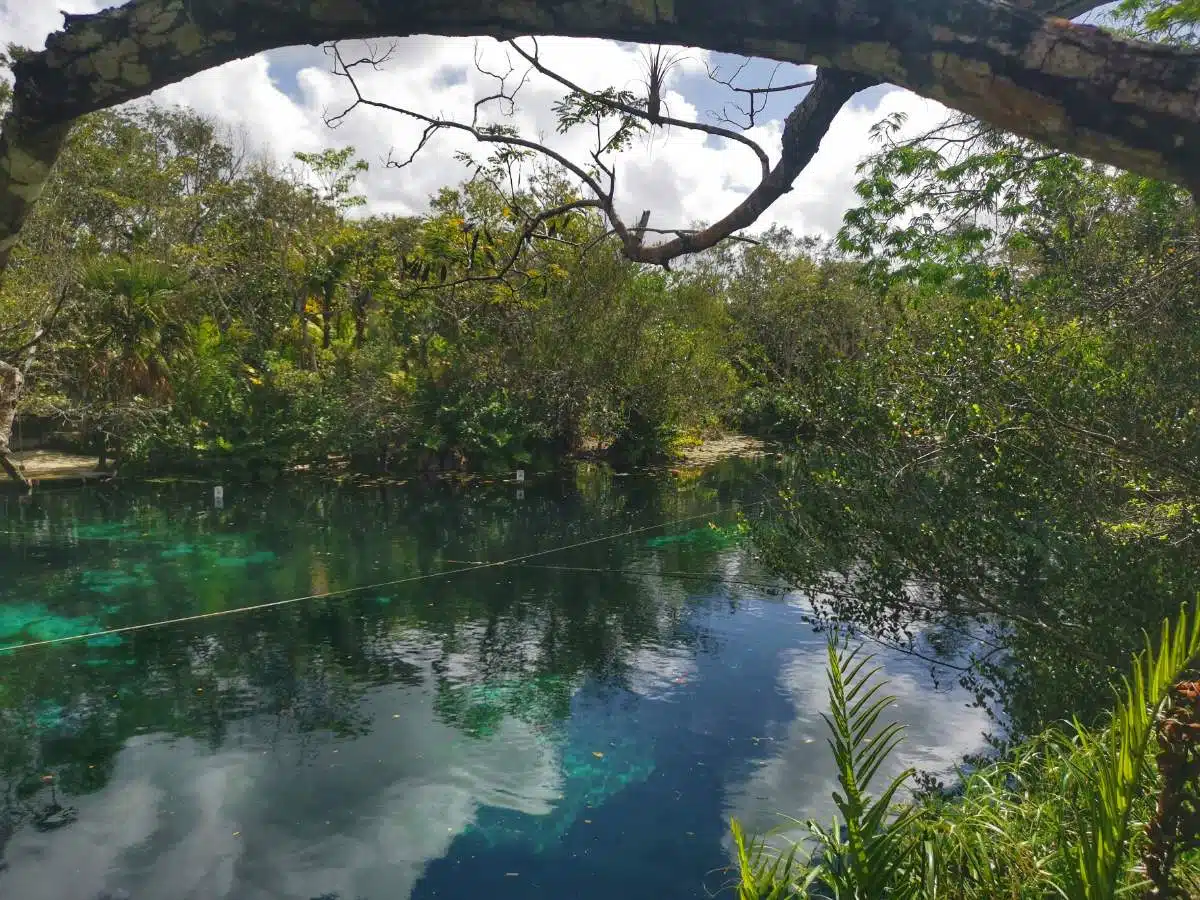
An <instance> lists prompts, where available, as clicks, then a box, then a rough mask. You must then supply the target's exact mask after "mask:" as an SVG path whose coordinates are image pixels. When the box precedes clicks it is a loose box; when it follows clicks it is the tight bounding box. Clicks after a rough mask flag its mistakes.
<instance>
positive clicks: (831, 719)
mask: <svg viewBox="0 0 1200 900" xmlns="http://www.w3.org/2000/svg"><path fill="white" fill-rule="evenodd" d="M873 659H874V657H873V656H872V655H869V654H866V655H864V654H863V653H862V647H861V646H859V647H856V648H855V649H853V650H847V649H845V648H844V647H842V646H840V645H839V644H838V643H837V642H836V641H835V640H834V639H833V638H832V637H831V638H830V641H829V648H828V670H827V675H828V680H829V707H830V710H829V713H828V715H826V714H822V715H823V716H824V719H825V723H826V724H827V725H828V726H829V731H830V736H829V739H828V742H829V747H830V749H831V750H832V751H833V758H834V762H835V763H836V764H837V777H838V786H839V788H840V790H838V791H835V792H834V795H833V801H834V804H835V805H836V806H837V810H838V814H839V819H840V823H839V822H837V821H835V822H834V823H833V825H832V827H830V828H825V827H822V826H820V825H817V824H816V823H811V824H810V829H811V831H812V833H813V834H814V835H815V836H816V838H817V844H818V848H819V851H818V852H819V853H821V854H822V856H823V858H824V865H823V866H822V871H821V873H820V874H819V876H818V881H819V883H820V884H821V885H822V886H823V887H824V888H825V889H826V892H827V893H829V894H830V895H832V896H833V897H835V898H838V900H842V898H855V900H860V898H861V900H867V898H872V900H876V898H880V897H902V896H915V893H914V889H913V888H914V883H913V880H912V877H911V871H910V870H911V869H912V867H913V866H914V865H918V864H919V859H920V855H919V853H917V852H916V851H917V850H918V849H919V848H918V845H917V844H916V843H915V841H914V836H915V831H914V829H912V828H911V827H910V826H911V825H912V824H913V821H914V818H915V817H916V816H917V815H918V809H917V807H915V806H913V805H911V804H909V805H905V806H903V807H901V808H899V809H898V810H897V809H896V808H895V800H896V795H897V794H898V793H899V792H900V790H901V789H902V788H903V787H904V786H905V785H906V784H907V782H908V780H909V779H910V778H911V777H912V775H913V770H912V769H905V770H904V771H903V772H901V773H900V774H899V775H897V776H896V777H894V778H893V779H892V780H891V781H890V782H889V783H888V784H887V785H886V786H885V787H884V789H883V791H882V792H881V793H880V794H879V796H877V797H875V796H872V794H871V793H870V788H871V784H872V782H873V781H874V780H875V777H876V776H877V775H878V774H879V769H880V767H881V766H882V765H883V764H884V762H886V761H887V759H888V757H889V756H891V754H892V752H893V751H894V750H895V749H896V748H897V747H898V746H899V745H900V743H901V741H902V740H903V734H904V726H902V725H900V724H899V723H898V722H887V723H884V724H882V725H881V724H880V717H881V716H882V715H883V712H884V710H885V709H887V707H888V706H890V705H891V704H893V703H894V702H895V697H892V696H890V695H887V694H884V693H882V691H883V688H884V686H885V684H886V683H885V682H884V681H881V680H880V679H879V678H878V677H877V676H878V674H879V668H878V667H870V666H871V662H872V660H873Z"/></svg>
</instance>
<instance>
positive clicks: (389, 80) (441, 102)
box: [0, 0, 944, 235]
mask: <svg viewBox="0 0 1200 900" xmlns="http://www.w3.org/2000/svg"><path fill="white" fill-rule="evenodd" d="M103 5H106V4H105V3H104V2H103V0H63V2H61V3H57V4H49V3H27V2H24V0H0V40H14V41H18V42H20V43H23V44H26V45H30V46H34V47H40V46H42V44H43V42H44V40H45V35H46V33H47V32H48V31H49V30H50V29H52V28H57V27H59V26H60V24H61V21H62V20H61V17H60V15H59V13H58V11H57V10H58V7H61V8H63V9H65V10H67V11H70V12H86V11H89V10H93V9H95V8H97V7H99V6H103ZM475 47H476V42H474V41H472V40H470V39H464V38H442V37H432V36H418V37H410V38H404V39H401V40H399V41H396V42H395V52H394V55H393V58H392V61H391V62H390V63H389V65H388V66H387V68H386V70H384V71H378V72H376V71H370V70H367V71H365V72H363V73H361V83H362V85H363V89H364V93H366V94H367V95H368V96H370V97H374V98H377V99H380V100H385V101H387V102H389V103H391V104H393V105H396V106H404V107H408V108H412V109H416V110H419V111H422V112H425V113H429V114H433V115H446V116H456V117H462V116H469V114H470V110H471V107H472V104H473V103H474V101H475V100H476V99H478V98H479V97H481V96H483V95H484V94H485V93H487V92H489V91H491V90H492V89H493V88H494V83H493V82H491V81H489V80H488V79H487V78H485V77H484V76H482V75H480V74H479V73H478V72H477V71H475V68H474V66H473V64H472V62H473V56H474V52H475ZM478 47H479V48H480V50H481V52H482V53H483V56H484V58H485V60H486V61H487V63H488V65H489V66H490V67H492V68H493V69H495V68H498V67H499V66H500V65H501V63H502V52H501V50H502V45H499V44H497V43H496V42H493V41H489V40H483V41H480V42H478ZM541 51H542V56H543V59H544V60H545V61H546V62H547V63H548V64H549V65H550V66H551V67H554V68H557V69H559V70H560V71H562V72H564V73H566V74H568V75H569V76H570V77H571V78H573V79H574V80H576V81H577V82H578V83H579V84H581V85H584V86H587V87H601V86H605V85H614V86H616V87H618V88H629V89H636V88H637V87H638V85H639V83H640V81H641V79H642V54H643V50H642V49H641V48H639V47H637V46H634V45H629V44H618V43H615V42H611V41H597V40H572V39H564V38H544V39H542V40H541ZM708 58H709V54H707V53H706V52H705V51H700V50H687V51H684V53H683V58H682V61H681V64H680V66H679V67H678V69H677V70H676V71H675V72H674V73H673V75H674V78H673V84H674V85H675V86H676V87H679V86H682V87H683V88H684V93H682V94H681V93H679V92H678V91H672V92H670V93H668V94H667V96H666V97H665V98H664V99H665V101H666V104H667V107H668V109H669V111H670V113H671V114H672V115H675V116H679V117H694V116H697V115H701V116H706V115H707V111H708V110H709V109H711V108H712V107H713V106H714V105H717V103H716V102H714V97H715V95H714V93H713V86H712V85H710V84H707V83H706V81H705V79H704V77H703V73H704V62H705V61H706V60H707V59H708ZM518 61H519V60H518ZM350 96H351V94H350V91H349V85H348V84H347V83H346V82H345V80H344V79H341V78H338V77H336V76H334V75H333V74H332V73H331V72H330V70H329V61H328V60H327V59H326V58H325V57H324V55H323V53H322V52H321V51H320V50H317V49H314V48H303V47H297V48H288V49H283V50H278V51H273V52H272V53H270V54H266V55H260V56H258V57H254V58H252V59H247V60H241V61H238V62H234V63H229V64H228V65H225V66H221V67H220V68H217V69H213V70H210V71H208V72H203V73H201V74H199V75H196V76H193V77H192V78H189V79H187V80H186V81H184V82H181V83H179V84H176V85H172V86H170V87H167V88H164V89H163V90H161V91H159V92H157V93H156V94H155V95H154V98H153V99H154V100H156V101H158V102H162V103H179V104H182V105H185V106H189V107H192V108H194V109H197V110H199V111H201V112H204V113H206V114H208V115H211V116H214V117H216V118H218V119H220V120H222V121H224V122H226V123H227V124H229V125H231V126H233V127H234V128H235V129H236V130H238V131H240V132H242V133H243V134H245V135H246V136H247V137H248V138H249V139H250V141H251V143H252V144H256V145H257V146H259V147H260V148H262V149H264V150H265V151H267V152H269V153H270V154H272V155H273V156H274V157H276V158H278V159H280V160H287V159H289V158H290V157H291V154H292V153H293V152H295V151H297V150H304V151H313V150H318V149H320V148H322V147H329V146H345V145H347V144H353V145H354V146H355V147H357V148H358V150H359V153H360V154H361V155H362V156H363V157H364V158H366V159H368V161H370V162H371V163H372V171H371V173H370V174H369V175H368V176H367V177H366V179H365V181H364V188H365V190H366V193H367V195H368V198H369V204H370V205H369V207H368V208H369V209H370V210H371V211H377V212H392V213H417V212H420V211H422V210H423V209H425V207H426V204H427V202H428V198H429V197H430V196H431V195H432V194H433V193H434V192H435V191H436V190H437V189H438V188H440V187H442V186H444V185H447V184H454V183H457V182H459V181H461V180H462V179H463V178H464V177H465V175H466V170H465V169H464V168H463V166H462V165H461V164H460V163H459V162H457V161H456V160H455V159H454V152H455V151H456V150H475V151H477V152H478V151H479V150H480V149H482V148H479V147H478V146H477V145H474V144H473V142H472V141H471V140H470V138H469V137H468V136H465V135H461V134H458V135H453V136H450V135H444V136H439V137H438V138H437V139H435V140H434V141H433V142H431V143H430V145H429V146H428V147H426V148H425V151H424V152H423V153H422V154H421V155H420V156H419V157H418V159H417V160H416V162H414V164H413V165H411V166H409V167H407V168H404V169H394V168H393V169H388V168H386V167H385V166H383V165H382V161H383V159H384V158H385V157H386V156H387V154H388V153H389V151H392V150H394V151H395V152H396V154H397V155H398V156H406V155H407V154H408V152H409V151H411V149H412V148H413V147H414V146H416V142H417V141H418V139H419V137H420V133H421V130H422V127H423V126H422V125H421V124H420V123H418V122H416V121H414V120H412V119H408V118H406V117H403V116H401V115H398V114H396V113H393V112H388V111H383V110H370V109H365V108H360V109H357V110H355V111H354V112H353V113H351V115H350V116H349V117H348V118H347V119H346V120H345V121H344V122H343V123H342V124H341V126H340V127H339V128H337V129H330V128H328V127H327V126H326V125H325V121H324V118H325V115H326V113H329V112H336V111H338V110H340V109H341V108H343V107H344V106H345V104H346V103H347V101H348V99H349V98H350ZM559 96H560V91H559V90H558V88H557V86H555V85H553V84H551V83H549V82H548V81H547V79H544V78H540V77H538V78H535V79H533V80H532V81H531V82H530V83H529V84H528V85H527V86H526V88H525V89H524V90H523V91H522V94H521V100H520V104H519V106H518V108H517V110H516V116H515V118H516V123H517V124H518V125H519V126H520V127H521V128H522V131H523V133H525V134H529V135H536V136H541V137H544V138H547V139H549V140H550V141H551V143H552V144H553V145H554V146H555V147H556V148H560V149H563V150H564V151H568V152H570V154H571V156H572V158H573V159H577V160H581V161H584V162H586V161H587V152H586V151H587V147H588V141H589V138H590V135H588V134H585V133H584V131H580V132H578V133H572V134H570V135H567V136H565V137H562V136H558V135H556V134H555V120H554V114H553V111H552V104H553V102H554V101H555V100H556V99H557V98H558V97H559ZM871 99H875V98H871ZM895 111H905V112H907V113H909V114H910V116H911V117H912V122H913V125H914V127H919V126H920V125H929V124H932V123H934V122H936V121H938V120H939V119H940V118H941V117H942V115H943V114H944V108H943V107H941V106H939V105H938V104H936V103H933V102H930V101H926V100H922V99H920V98H918V97H916V96H914V95H912V94H910V93H908V92H906V91H899V90H895V91H891V92H889V93H886V94H884V95H883V97H882V99H880V100H879V103H878V106H864V105H862V104H851V105H849V106H848V107H847V108H846V109H844V110H843V111H842V112H841V114H840V115H839V116H838V118H837V119H836V120H835V122H834V124H833V127H832V128H831V129H830V131H829V133H828V134H827V135H826V136H825V139H824V140H823V142H822V145H821V150H820V152H819V153H818V155H817V157H816V158H815V159H814V160H813V162H812V164H811V165H810V166H809V168H808V169H807V170H806V171H805V172H804V174H803V175H802V176H801V177H800V179H799V180H798V182H797V184H796V187H795V189H794V190H793V191H792V192H791V193H790V194H789V195H788V196H786V197H785V198H783V199H782V200H781V201H780V202H778V203H777V204H776V205H775V207H774V208H772V209H771V210H770V211H769V212H768V214H767V216H766V217H765V218H764V220H763V222H762V223H761V224H763V225H767V224H771V223H775V222H779V223H783V224H786V225H789V226H791V227H792V228H793V229H795V230H797V231H800V232H804V233H813V232H820V233H823V234H826V235H829V234H832V233H833V232H834V231H836V229H837V227H838V225H839V224H840V220H841V215H842V213H843V211H844V210H845V208H846V206H847V205H848V203H849V202H850V201H851V200H852V193H851V188H852V186H853V184H854V181H855V175H854V168H855V165H856V164H857V163H858V161H859V160H860V159H861V158H862V157H863V156H864V155H865V154H866V153H867V152H869V150H870V146H869V143H868V139H867V130H868V129H869V128H870V126H871V125H872V124H874V123H875V122H876V121H878V119H879V118H881V117H882V116H883V115H884V114H887V113H890V112H895ZM781 127H782V123H781V122H780V121H779V120H778V119H776V120H774V121H770V122H767V123H765V124H764V125H762V126H761V127H759V128H756V129H755V130H754V132H753V133H752V136H753V137H755V138H756V139H758V140H759V141H760V143H762V144H763V146H764V147H765V148H766V149H767V150H768V152H769V153H770V154H772V156H774V155H775V154H777V152H778V142H779V136H780V133H781ZM704 137H705V136H704V135H701V134H697V133H694V132H687V131H683V130H679V129H675V130H673V131H671V132H670V133H668V134H666V135H661V134H660V135H657V136H656V137H655V139H654V140H652V141H640V142H638V143H637V144H636V145H635V146H634V147H633V148H631V149H630V150H629V151H628V152H626V153H624V154H622V156H621V158H620V160H619V168H618V191H617V196H618V200H619V208H620V209H621V211H622V214H623V215H625V216H628V217H631V218H633V217H636V215H637V213H638V212H639V211H640V210H642V209H645V208H649V209H651V210H652V211H653V217H652V221H651V224H652V225H657V226H660V227H673V226H681V225H688V224H691V223H694V222H696V221H712V220H713V219H715V218H718V217H719V216H721V215H723V214H724V213H725V212H726V211H728V210H729V209H730V208H731V207H732V206H733V205H735V204H736V203H737V202H738V201H739V199H740V198H741V197H742V196H744V195H745V193H746V192H747V191H748V190H749V189H750V188H751V187H753V185H754V183H755V182H756V180H757V176H758V163H757V161H756V160H755V159H754V157H753V156H752V154H751V153H750V152H749V151H748V150H747V149H746V148H745V147H742V146H738V145H731V144H728V143H722V144H716V143H715V142H713V141H706V140H705V139H704Z"/></svg>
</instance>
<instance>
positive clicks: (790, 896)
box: [729, 819, 820, 900]
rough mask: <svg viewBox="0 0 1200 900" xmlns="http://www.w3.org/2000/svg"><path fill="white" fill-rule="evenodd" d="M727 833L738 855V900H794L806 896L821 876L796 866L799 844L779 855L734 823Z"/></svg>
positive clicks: (816, 870)
mask: <svg viewBox="0 0 1200 900" xmlns="http://www.w3.org/2000/svg"><path fill="white" fill-rule="evenodd" d="M729 831H730V833H731V834H732V835H733V847H734V851H735V852H736V853H737V871H738V880H737V898H738V900H794V898H799V897H804V896H806V895H807V892H808V888H809V886H810V885H811V884H812V882H813V880H814V879H815V878H816V877H817V875H818V874H820V872H819V869H817V868H812V869H809V870H808V871H805V870H804V868H803V867H802V866H800V865H798V864H797V863H796V853H797V851H798V850H799V849H800V845H799V844H792V846H791V849H789V850H788V852H787V853H778V852H776V851H774V850H771V849H769V848H768V847H767V842H766V841H765V840H764V839H763V838H748V837H747V836H746V832H745V830H744V829H743V828H742V825H741V823H740V822H738V820H737V819H734V820H733V821H732V822H730V823H729Z"/></svg>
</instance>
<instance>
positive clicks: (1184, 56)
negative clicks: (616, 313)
mask: <svg viewBox="0 0 1200 900" xmlns="http://www.w3.org/2000/svg"><path fill="white" fill-rule="evenodd" d="M1049 8H1050V4H1049V3H1043V2H1042V0H1023V2H1022V4H1021V5H1013V4H1008V3H1002V2H998V0H940V2H934V0H930V2H922V3H913V2H908V0H740V2H737V3H730V2H728V0H572V2H565V0H131V2H128V3H126V4H125V5H123V6H121V7H118V8H115V9H110V10H106V11H104V12H101V13H97V14H95V15H86V16H67V17H66V24H65V27H64V29H63V30H62V31H60V32H57V33H55V34H53V35H51V36H50V37H49V39H48V40H47V47H46V50H44V51H42V52H39V53H34V54H32V55H30V56H27V57H26V58H24V59H22V60H20V61H19V62H18V63H17V65H16V66H15V75H16V80H15V85H14V93H13V104H12V109H11V110H10V112H9V114H8V116H7V118H6V119H5V122H4V125H3V131H2V133H0V270H2V269H3V267H4V266H5V265H6V264H7V260H8V256H9V253H10V251H11V249H12V247H13V245H14V244H15V243H16V240H17V238H18V236H19V234H20V229H21V226H22V224H23V223H24V221H25V219H26V217H27V215H28V213H29V210H30V208H31V207H32V205H33V204H34V203H35V202H36V201H37V198H38V195H39V194H40V193H41V190H42V188H43V186H44V185H45V183H46V179H47V177H48V176H49V172H50V167H51V166H52V165H53V163H54V161H55V159H56V158H57V155H58V152H59V150H60V148H61V146H62V142H63V140H64V138H65V136H66V133H67V129H68V127H69V125H70V123H71V121H72V120H74V119H75V118H77V117H78V116H80V115H83V114H84V113H88V112H91V111H94V110H96V109H100V108H103V107H107V106H112V105H115V104H118V103H121V102H124V101H127V100H132V99H134V98H137V97H141V96H144V95H146V94H148V93H150V92H151V91H153V90H155V89H156V88H158V87H161V86H163V85H166V84H170V83H172V82H175V81H179V80H180V79H182V78H185V77H187V76H188V75H191V74H193V73H195V72H199V71H201V70H203V69H207V68H210V67H212V66H216V65H219V64H221V63H223V62H227V61H229V60H233V59H238V58H240V57H244V56H249V55H252V54H254V53H258V52H260V51H263V50H267V49H270V48H273V47H280V46H286V45H294V44H316V43H321V42H325V41H331V40H339V39H349V38H360V37H374V36H378V35H411V34H426V33H428V34H443V35H491V36H495V37H513V36H518V35H522V34H557V35H564V36H578V37H602V38H613V39H619V40H630V41H644V42H650V43H673V44H693V45H697V46H702V47H707V48H709V49H712V50H719V51H727V52H731V53H740V54H746V55H753V56H765V57H770V58H773V59H778V60H783V61H787V62H794V63H813V64H816V65H819V66H823V67H826V68H830V69H840V70H844V71H847V72H851V73H856V74H859V75H864V76H867V77H869V78H873V79H880V80H884V81H889V82H892V83H895V84H898V85H901V86H903V87H907V88H910V89H911V90H913V91H915V92H917V93H918V94H922V95H924V96H926V97H931V98H934V99H936V100H940V101H942V102H944V103H946V104H947V105H949V106H951V107H954V108H956V109H959V110H961V111H963V112H966V113H969V114H970V115H973V116H976V117H978V118H980V119H983V120H985V121H988V122H990V123H992V124H995V125H999V126H1001V127H1003V128H1006V129H1009V130H1011V131H1014V132H1016V133H1018V134H1021V135H1025V136H1027V137H1030V138H1034V139H1036V140H1039V141H1044V142H1046V143H1049V144H1052V145H1054V146H1056V147H1059V148H1061V149H1064V150H1068V151H1070V152H1073V153H1079V154H1082V155H1084V156H1089V157H1092V158H1094V159H1097V160H1100V161H1103V162H1106V163H1111V164H1113V165H1116V166H1120V167H1122V168H1126V169H1130V170H1132V171H1135V172H1140V173H1142V174H1145V175H1148V176H1151V177H1154V178H1161V179H1166V180H1169V181H1174V182H1177V183H1182V184H1186V185H1188V186H1189V187H1191V188H1193V189H1196V188H1197V187H1200V173H1198V170H1200V163H1198V162H1197V160H1200V103H1198V101H1197V97H1198V96H1200V54H1197V53H1195V52H1190V51H1185V50H1180V49H1174V48H1168V47H1164V46H1158V45H1152V44H1146V43H1140V42H1135V41H1128V40H1124V39H1121V38H1117V37H1114V36H1111V35H1109V34H1107V33H1105V32H1103V31H1100V30H1098V29H1094V28H1089V27H1086V26H1081V25H1073V24H1071V23H1070V22H1069V21H1067V20H1066V19H1061V18H1046V17H1044V16H1043V15H1041V11H1043V10H1047V9H1049ZM1071 11H1077V9H1071Z"/></svg>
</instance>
